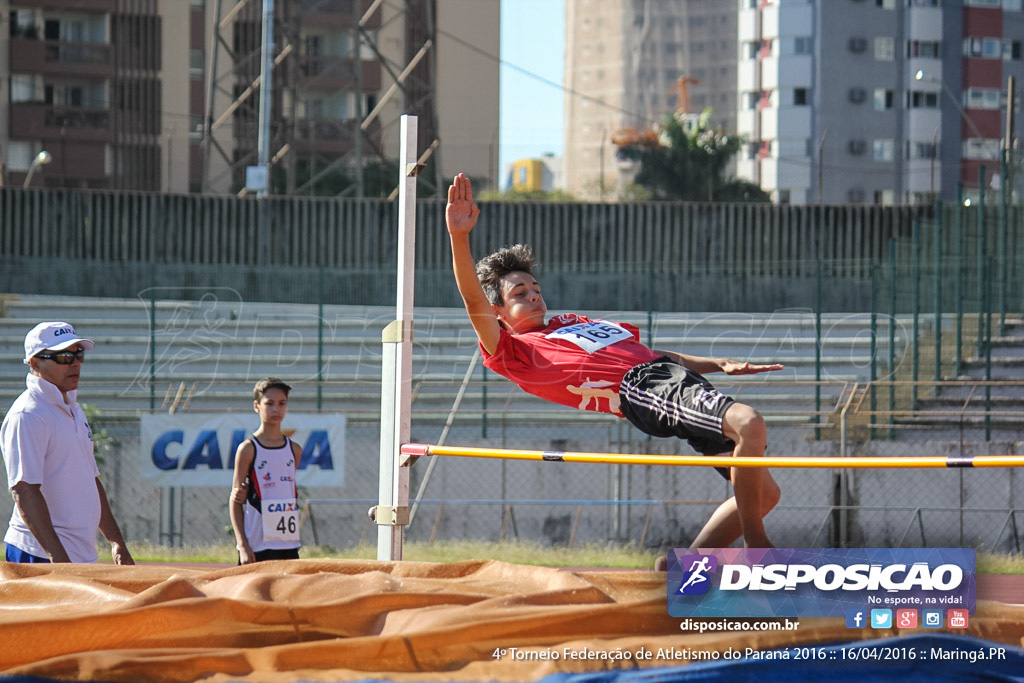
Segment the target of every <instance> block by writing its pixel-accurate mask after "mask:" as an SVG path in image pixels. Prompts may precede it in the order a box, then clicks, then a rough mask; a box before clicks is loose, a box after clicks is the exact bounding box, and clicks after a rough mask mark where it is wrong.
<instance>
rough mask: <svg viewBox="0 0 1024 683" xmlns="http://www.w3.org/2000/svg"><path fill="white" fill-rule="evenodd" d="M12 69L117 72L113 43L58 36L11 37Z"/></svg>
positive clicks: (61, 72) (89, 73)
mask: <svg viewBox="0 0 1024 683" xmlns="http://www.w3.org/2000/svg"><path fill="white" fill-rule="evenodd" d="M11 73H31V74H55V75H56V74H59V75H60V76H62V77H67V76H86V77H94V78H110V77H112V76H113V74H114V65H113V59H112V56H111V49H110V45H108V44H106V43H66V42H63V41H58V40H33V39H31V38H23V37H20V36H19V37H12V38H11Z"/></svg>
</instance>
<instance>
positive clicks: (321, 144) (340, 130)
mask: <svg viewBox="0 0 1024 683" xmlns="http://www.w3.org/2000/svg"><path fill="white" fill-rule="evenodd" d="M356 125H357V124H356V123H355V122H354V121H353V120H352V119H345V120H339V119H304V120H300V121H298V122H297V126H296V131H295V146H296V148H297V149H298V150H301V151H314V152H318V153H321V154H326V155H334V154H337V155H341V154H345V153H347V152H348V151H350V150H351V149H352V147H353V138H352V136H353V134H354V133H355V128H356ZM379 133H380V125H379V124H378V123H377V122H376V121H374V122H373V124H372V125H371V126H370V128H369V130H367V131H366V135H368V136H370V137H371V138H372V137H375V136H377V135H379Z"/></svg>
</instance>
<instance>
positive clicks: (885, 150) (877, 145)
mask: <svg viewBox="0 0 1024 683" xmlns="http://www.w3.org/2000/svg"><path fill="white" fill-rule="evenodd" d="M895 149H896V148H895V145H894V143H893V140H892V138H882V139H879V140H875V141H874V144H873V145H872V158H873V159H874V160H875V161H892V160H893V159H894V158H895V157H896V154H895Z"/></svg>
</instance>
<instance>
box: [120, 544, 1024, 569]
mask: <svg viewBox="0 0 1024 683" xmlns="http://www.w3.org/2000/svg"><path fill="white" fill-rule="evenodd" d="M129 549H130V550H131V552H132V556H133V557H134V558H135V561H136V562H195V563H219V564H234V563H235V562H237V561H238V554H237V553H236V552H235V547H234V546H233V545H227V544H225V545H195V544H190V545H186V546H183V547H180V548H179V547H174V548H172V547H169V546H163V545H156V544H152V543H130V544H129ZM103 553H104V550H103V549H101V550H100V557H101V558H103V557H104V555H103ZM300 554H301V556H302V557H303V558H307V559H317V558H323V559H339V560H375V559H377V546H376V545H369V544H364V545H359V546H355V547H352V548H344V549H338V548H332V547H330V546H304V547H303V548H302V550H301V551H300ZM658 554H659V553H657V552H655V551H653V550H644V551H642V552H638V551H637V549H636V548H634V547H631V546H620V545H613V544H607V545H600V544H591V545H580V546H576V547H574V548H572V549H569V548H564V547H552V546H544V545H540V544H537V543H524V542H513V543H491V542H485V541H440V542H436V543H433V544H428V543H409V542H407V543H404V544H403V546H402V557H403V559H405V560H409V561H411V562H438V563H443V562H462V561H465V560H500V561H502V562H509V563H511V564H532V565H538V566H542V567H615V568H633V569H650V568H651V567H653V566H654V559H655V558H656V557H657V556H658ZM977 569H978V573H980V574H1024V555H1021V554H1019V553H1011V554H1008V555H996V554H993V553H980V552H979V553H978V557H977Z"/></svg>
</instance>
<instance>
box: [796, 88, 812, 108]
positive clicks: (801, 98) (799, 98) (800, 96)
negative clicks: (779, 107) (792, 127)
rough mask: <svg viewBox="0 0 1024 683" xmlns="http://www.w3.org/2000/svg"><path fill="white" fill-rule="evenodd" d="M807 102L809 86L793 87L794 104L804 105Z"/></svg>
mask: <svg viewBox="0 0 1024 683" xmlns="http://www.w3.org/2000/svg"><path fill="white" fill-rule="evenodd" d="M807 103H808V102H807V88H793V104H795V105H797V106H798V107H802V106H806V105H807Z"/></svg>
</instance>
